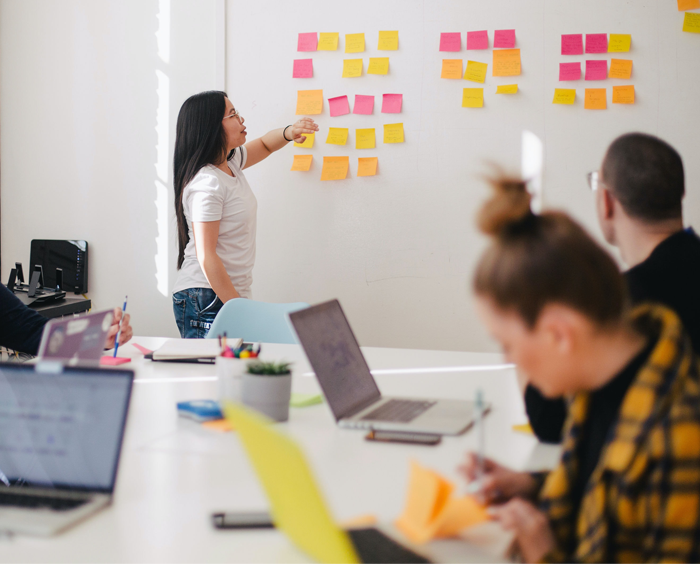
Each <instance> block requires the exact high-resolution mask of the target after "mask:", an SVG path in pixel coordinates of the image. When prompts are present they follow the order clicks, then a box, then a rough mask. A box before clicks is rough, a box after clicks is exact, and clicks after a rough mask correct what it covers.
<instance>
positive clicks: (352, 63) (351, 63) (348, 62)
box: [343, 59, 362, 78]
mask: <svg viewBox="0 0 700 564" xmlns="http://www.w3.org/2000/svg"><path fill="white" fill-rule="evenodd" d="M358 76H362V59H344V60H343V78H357V77H358Z"/></svg>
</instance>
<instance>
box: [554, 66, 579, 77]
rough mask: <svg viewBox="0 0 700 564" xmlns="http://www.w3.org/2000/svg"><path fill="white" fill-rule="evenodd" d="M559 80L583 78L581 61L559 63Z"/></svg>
mask: <svg viewBox="0 0 700 564" xmlns="http://www.w3.org/2000/svg"><path fill="white" fill-rule="evenodd" d="M559 80H581V63H559Z"/></svg>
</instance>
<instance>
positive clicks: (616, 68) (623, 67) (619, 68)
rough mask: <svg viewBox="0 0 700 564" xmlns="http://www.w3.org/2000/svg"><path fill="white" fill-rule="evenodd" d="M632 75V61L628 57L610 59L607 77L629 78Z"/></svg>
mask: <svg viewBox="0 0 700 564" xmlns="http://www.w3.org/2000/svg"><path fill="white" fill-rule="evenodd" d="M631 77H632V61H630V60H629V59H610V70H609V71H608V78H623V79H625V80H629V79H630V78H631Z"/></svg>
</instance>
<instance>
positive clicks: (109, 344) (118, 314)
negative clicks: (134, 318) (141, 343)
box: [105, 307, 134, 349]
mask: <svg viewBox="0 0 700 564" xmlns="http://www.w3.org/2000/svg"><path fill="white" fill-rule="evenodd" d="M130 320H131V316H130V315H129V314H128V313H127V314H122V309H121V308H120V307H115V308H114V316H113V317H112V326H111V327H110V328H109V332H108V333H107V340H106V341H105V349H113V348H114V338H115V337H116V336H117V331H119V327H120V325H121V333H119V346H121V345H123V344H124V343H126V342H128V341H129V340H130V339H131V337H133V336H134V330H133V329H132V328H131V325H129V321H130Z"/></svg>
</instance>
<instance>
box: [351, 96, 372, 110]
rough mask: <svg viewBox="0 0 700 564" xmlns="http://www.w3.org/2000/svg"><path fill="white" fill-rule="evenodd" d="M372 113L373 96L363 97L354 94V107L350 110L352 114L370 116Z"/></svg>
mask: <svg viewBox="0 0 700 564" xmlns="http://www.w3.org/2000/svg"><path fill="white" fill-rule="evenodd" d="M373 112H374V96H363V95H362V94H355V105H354V106H353V108H352V113H353V114H364V115H372V113H373Z"/></svg>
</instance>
